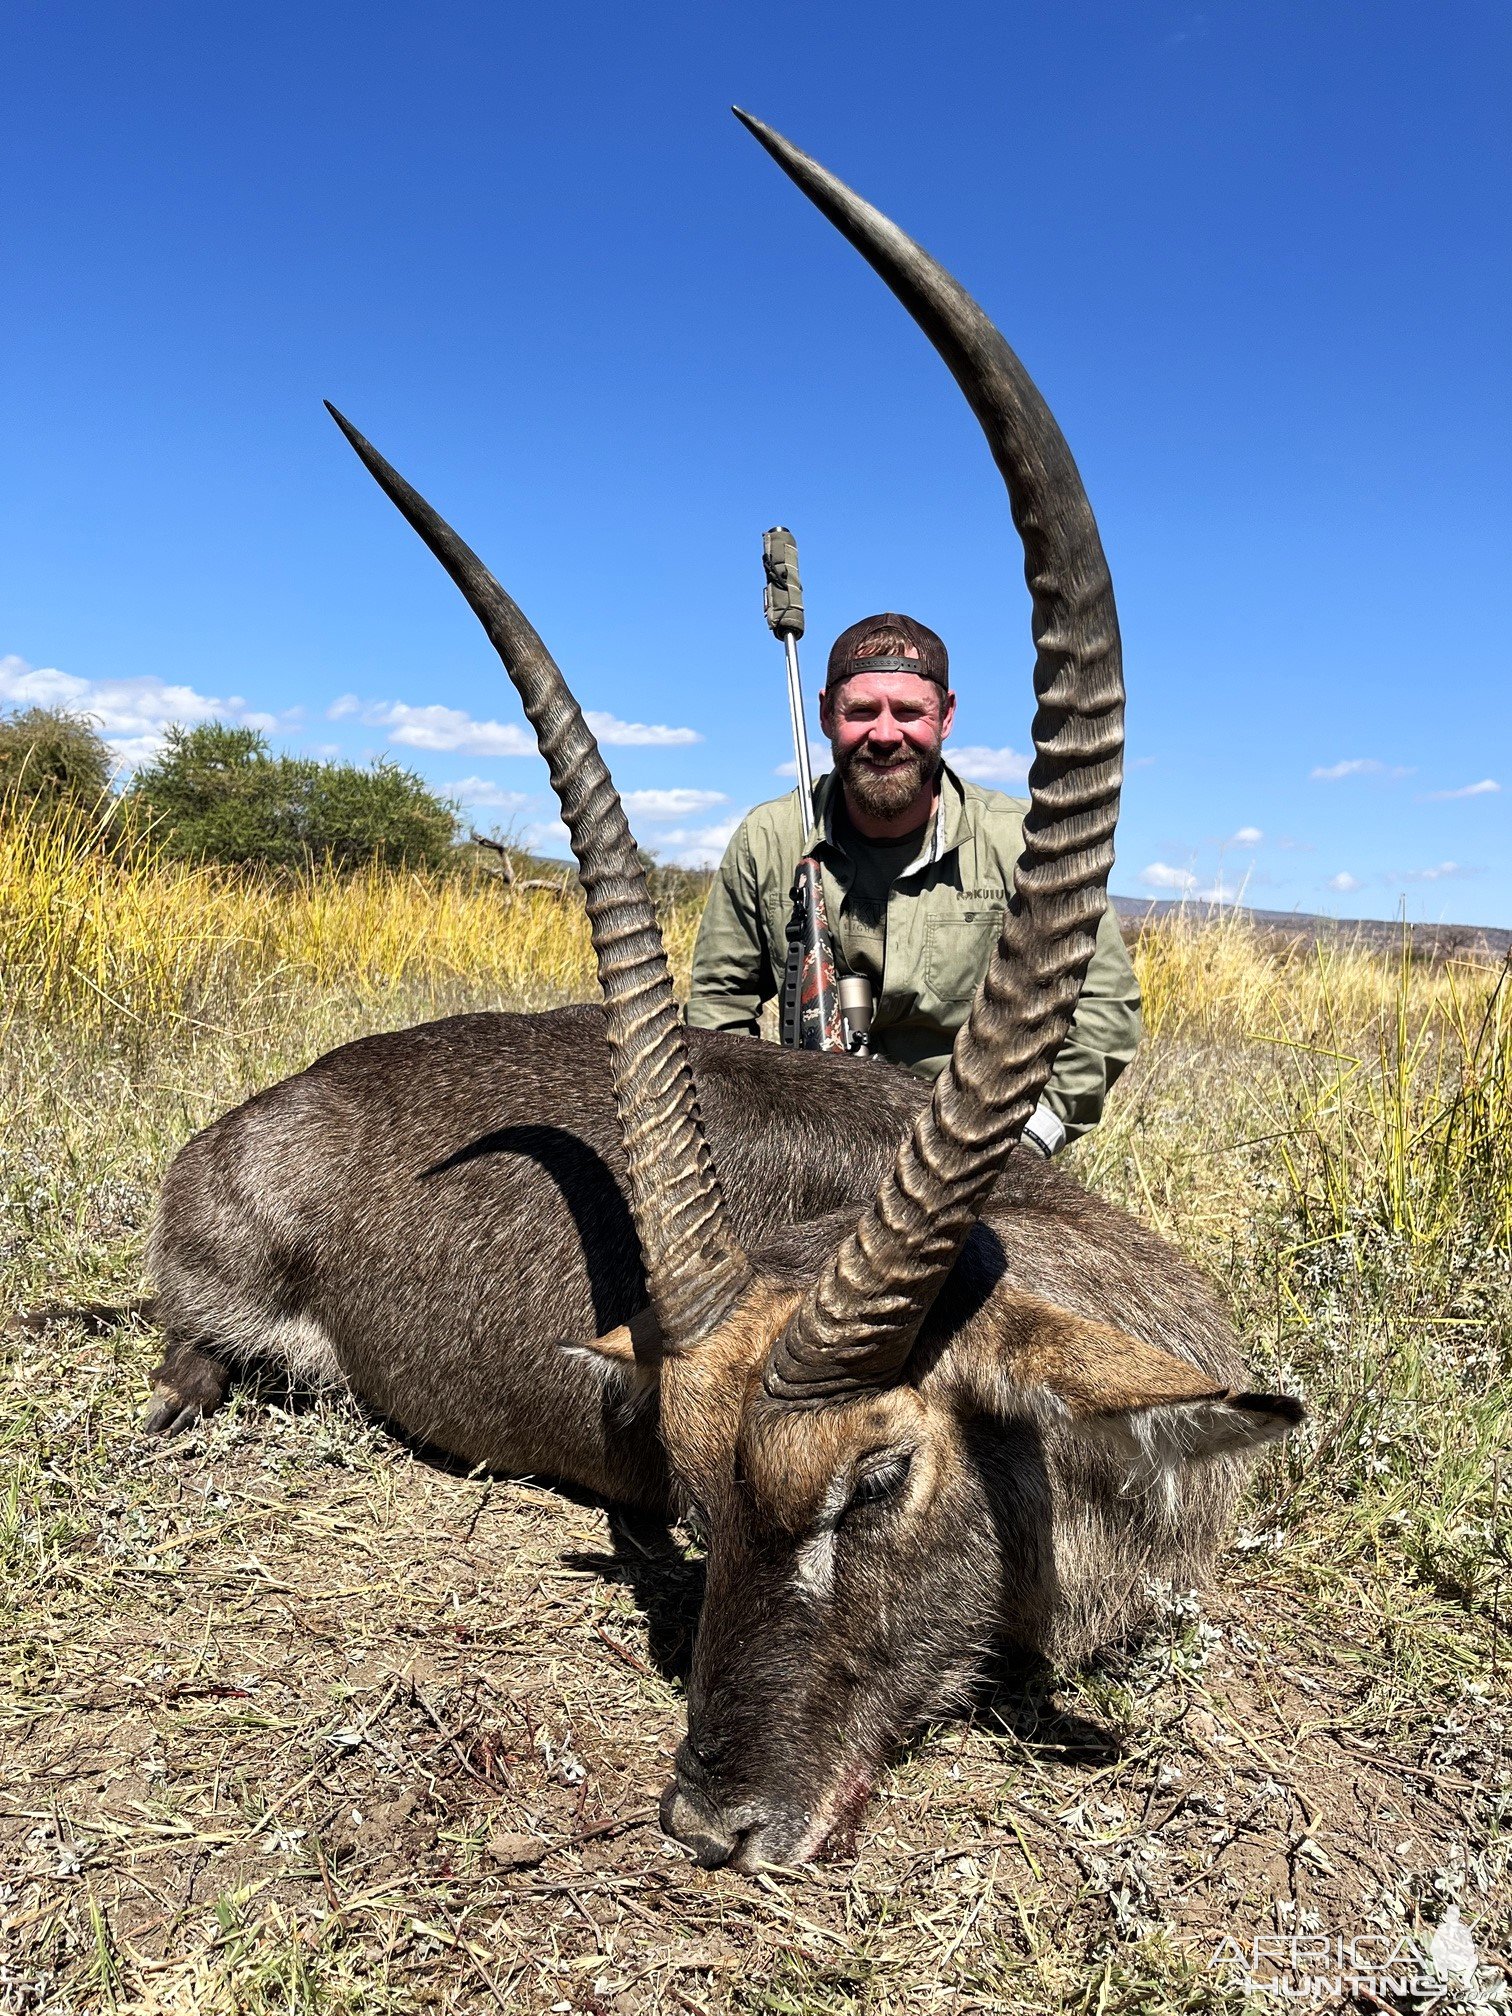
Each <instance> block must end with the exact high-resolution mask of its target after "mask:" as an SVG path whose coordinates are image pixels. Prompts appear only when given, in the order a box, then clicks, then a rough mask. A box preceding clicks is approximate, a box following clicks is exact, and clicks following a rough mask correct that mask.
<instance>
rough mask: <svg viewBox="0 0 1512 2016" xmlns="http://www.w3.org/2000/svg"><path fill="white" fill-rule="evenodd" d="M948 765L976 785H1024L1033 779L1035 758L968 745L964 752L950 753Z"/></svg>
mask: <svg viewBox="0 0 1512 2016" xmlns="http://www.w3.org/2000/svg"><path fill="white" fill-rule="evenodd" d="M945 758H946V761H947V762H948V763H949V764H950V767H951V769H952V770H954V771H956V772H957V773H958V775H960V776H962V777H969V778H970V779H971V780H972V782H973V783H974V784H1022V783H1024V782H1025V781H1026V779H1027V778H1028V775H1029V764H1030V762H1031V760H1032V759H1031V758H1030V757H1028V756H1021V755H1020V754H1019V752H1018V751H1017V749H1006V748H1004V749H986V748H983V747H982V746H981V745H980V744H979V743H968V744H967V746H966V747H965V748H964V749H947V750H946V751H945Z"/></svg>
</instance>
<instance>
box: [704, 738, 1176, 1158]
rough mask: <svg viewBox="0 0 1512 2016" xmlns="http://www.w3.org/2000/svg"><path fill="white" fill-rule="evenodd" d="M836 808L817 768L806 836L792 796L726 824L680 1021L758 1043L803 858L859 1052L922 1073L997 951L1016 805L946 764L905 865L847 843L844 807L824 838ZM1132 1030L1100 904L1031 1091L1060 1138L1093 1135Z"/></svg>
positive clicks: (1130, 984)
mask: <svg viewBox="0 0 1512 2016" xmlns="http://www.w3.org/2000/svg"><path fill="white" fill-rule="evenodd" d="M836 802H837V800H836V793H835V788H834V775H833V773H830V774H828V775H826V776H824V777H821V778H820V779H819V782H818V783H817V784H816V785H815V787H814V824H813V825H812V826H811V827H810V828H809V830H808V832H807V833H805V832H804V830H803V823H802V820H801V819H800V817H799V811H798V800H797V797H796V795H795V794H794V793H793V792H789V793H788V794H787V796H786V797H783V798H774V799H772V800H771V801H770V802H769V803H768V804H765V805H758V806H757V807H756V809H755V810H754V811H753V812H751V813H748V814H747V816H746V818H745V819H744V820H743V821H742V822H741V824H740V826H739V827H738V828H737V829H736V832H735V834H734V837H733V838H732V839H731V841H730V844H729V846H728V848H727V849H726V850H725V857H724V860H723V861H722V862H721V863H720V867H719V873H718V875H717V876H716V877H715V881H714V886H713V888H712V889H711V890H710V892H709V900H708V903H707V904H706V906H705V909H704V914H703V921H702V923H701V924H700V926H699V931H698V943H697V945H696V947H695V948H694V952H693V984H692V989H691V993H690V997H689V1001H688V1021H689V1023H690V1025H691V1026H692V1027H693V1028H695V1029H734V1030H740V1031H742V1032H744V1033H745V1034H747V1035H753V1036H754V1035H755V1034H756V1033H757V1018H758V1016H759V1015H760V1012H761V1007H762V1004H763V1002H765V1001H769V1000H770V999H771V998H772V996H773V995H774V994H776V993H777V991H778V989H779V988H780V986H781V984H782V970H783V966H784V963H785V961H786V958H787V922H788V917H789V915H790V913H791V910H792V901H791V890H792V886H793V871H794V869H795V868H796V866H797V864H798V861H799V859H800V858H801V856H802V855H804V854H806V853H807V854H813V855H814V856H815V857H816V858H817V859H818V861H819V862H820V865H821V868H822V871H823V879H824V899H825V904H826V907H827V908H828V911H829V923H830V930H831V931H832V932H833V933H834V936H835V940H836V945H837V949H838V951H839V955H840V959H841V961H842V964H843V965H844V966H845V967H846V968H847V969H848V970H850V971H852V972H857V973H865V974H866V976H867V978H868V979H870V980H871V981H872V984H873V988H874V991H875V996H876V1004H875V1009H874V1013H873V1022H872V1047H873V1049H874V1050H875V1051H876V1052H877V1053H878V1054H879V1055H881V1056H883V1057H886V1058H889V1059H890V1060H891V1061H892V1062H893V1063H895V1064H901V1065H903V1066H904V1067H905V1068H906V1069H908V1070H911V1071H917V1072H919V1073H920V1074H921V1076H924V1077H928V1078H932V1077H934V1076H935V1075H936V1073H937V1072H939V1071H941V1070H943V1068H944V1065H945V1060H946V1058H947V1057H948V1056H949V1055H950V1047H951V1044H952V1043H953V1042H954V1040H955V1032H956V1030H957V1029H958V1028H959V1027H960V1026H961V1024H962V1023H963V1022H964V1021H965V1020H966V1016H967V1012H968V1011H969V1009H970V1007H971V999H972V996H973V995H974V994H975V992H976V987H977V982H978V981H979V980H980V979H981V977H982V974H983V973H984V972H985V970H986V967H987V961H988V958H989V956H990V954H991V951H992V947H993V945H994V944H995V943H996V941H997V935H998V929H999V925H1000V923H1001V919H1002V912H1003V906H1004V904H1005V903H1006V902H1007V900H1008V897H1009V894H1010V892H1011V890H1012V887H1013V869H1014V864H1015V863H1016V862H1017V860H1018V857H1019V854H1020V853H1021V852H1022V848H1023V823H1024V814H1025V812H1026V811H1027V810H1028V802H1027V800H1025V799H1022V798H1007V797H1005V796H1004V795H1003V793H1002V792H1000V791H989V790H987V789H986V788H985V786H983V785H980V784H969V783H967V782H966V781H965V780H964V779H962V778H959V777H957V776H956V774H955V772H954V771H953V770H951V769H950V768H949V767H948V766H946V767H944V768H942V770H941V773H940V804H939V810H938V813H937V814H936V816H935V818H934V819H933V820H932V821H931V822H930V823H929V824H928V826H926V827H925V829H924V831H923V835H922V844H921V845H920V847H919V849H918V851H917V852H916V853H915V855H914V857H913V859H912V860H908V861H902V860H890V859H888V858H887V855H888V851H889V848H888V843H885V842H884V843H882V844H881V845H880V846H879V845H878V844H877V843H874V842H871V841H867V840H864V839H862V838H861V837H860V836H859V835H858V834H856V833H855V831H854V829H853V828H852V827H851V826H850V822H849V820H848V819H845V818H844V815H843V801H840V802H841V809H842V816H841V832H840V837H837V834H836V820H835V816H834V806H835V804H836ZM842 838H843V841H844V844H842ZM891 851H892V852H893V853H894V854H898V853H903V852H906V851H907V850H906V849H899V848H898V847H897V846H896V845H895V844H894V846H893V847H892V850H891ZM1139 1035H1140V1023H1139V984H1138V982H1137V981H1136V980H1135V978H1134V969H1133V967H1132V966H1131V965H1130V964H1129V955H1128V953H1127V951H1126V950H1125V949H1124V942H1123V938H1122V936H1121V934H1120V932H1119V929H1118V924H1117V920H1116V919H1115V918H1114V916H1113V913H1112V911H1111V910H1109V911H1108V913H1107V914H1106V915H1105V916H1104V918H1103V920H1102V923H1101V925H1100V927H1099V929H1098V934H1097V946H1096V950H1095V951H1094V953H1093V955H1092V964H1091V966H1090V967H1089V968H1088V971H1087V977H1086V980H1085V982H1084V984H1083V986H1082V992H1081V998H1080V999H1079V1001H1078V1002H1077V1006H1076V1014H1075V1017H1074V1018H1073V1020H1072V1024H1071V1029H1070V1033H1069V1034H1068V1035H1067V1037H1066V1040H1065V1042H1064V1043H1063V1044H1062V1046H1061V1049H1060V1054H1059V1055H1058V1056H1057V1058H1056V1061H1055V1070H1054V1072H1053V1074H1052V1075H1051V1079H1050V1083H1049V1085H1048V1086H1047V1088H1046V1090H1045V1094H1044V1102H1045V1104H1046V1105H1047V1106H1049V1107H1050V1109H1051V1110H1052V1112H1054V1113H1055V1114H1056V1115H1057V1116H1058V1117H1059V1118H1060V1120H1061V1121H1062V1122H1063V1124H1064V1125H1065V1128H1066V1132H1067V1134H1068V1135H1069V1136H1070V1137H1071V1138H1073V1139H1074V1138H1075V1137H1076V1136H1077V1135H1078V1134H1084V1133H1085V1132H1086V1131H1087V1129H1088V1128H1089V1127H1095V1126H1096V1125H1097V1122H1098V1120H1099V1119H1100V1118H1101V1116H1102V1110H1103V1104H1104V1101H1105V1100H1106V1098H1107V1094H1108V1090H1109V1087H1110V1086H1111V1085H1112V1084H1113V1082H1114V1080H1115V1079H1116V1078H1117V1077H1118V1075H1119V1073H1120V1072H1121V1071H1122V1070H1123V1068H1124V1066H1125V1065H1126V1064H1127V1063H1128V1062H1129V1060H1130V1058H1131V1057H1132V1056H1133V1055H1134V1051H1135V1048H1136V1046H1137V1045H1138V1042H1139Z"/></svg>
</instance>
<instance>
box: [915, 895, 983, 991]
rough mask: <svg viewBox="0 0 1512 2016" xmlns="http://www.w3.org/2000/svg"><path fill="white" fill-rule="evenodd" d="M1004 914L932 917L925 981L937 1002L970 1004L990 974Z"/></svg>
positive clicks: (962, 913)
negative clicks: (988, 972)
mask: <svg viewBox="0 0 1512 2016" xmlns="http://www.w3.org/2000/svg"><path fill="white" fill-rule="evenodd" d="M1001 923H1002V913H1001V912H1000V911H997V910H960V911H956V912H955V913H954V914H953V915H952V916H949V917H931V918H930V920H929V922H928V924H927V925H926V926H925V935H924V980H925V984H926V986H927V987H928V988H929V991H930V993H931V994H932V995H933V996H934V998H935V999H936V1000H937V1001H969V1000H970V999H971V997H972V995H973V994H975V992H976V990H977V983H978V982H979V981H980V980H981V977H982V975H983V974H984V973H985V972H986V971H987V962H988V960H989V959H990V958H991V957H992V948H993V946H994V945H996V943H997V940H998V928H999V926H1000V924H1001Z"/></svg>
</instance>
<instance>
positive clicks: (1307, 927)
mask: <svg viewBox="0 0 1512 2016" xmlns="http://www.w3.org/2000/svg"><path fill="white" fill-rule="evenodd" d="M1113 909H1114V911H1115V913H1116V915H1117V917H1118V920H1119V922H1120V924H1122V926H1123V931H1124V936H1125V937H1126V938H1130V937H1138V935H1139V933H1140V931H1141V930H1143V929H1144V928H1145V927H1146V926H1147V925H1149V924H1152V923H1154V924H1158V923H1160V922H1161V921H1162V920H1164V919H1165V918H1167V917H1179V916H1185V917H1196V918H1197V919H1199V920H1202V921H1205V920H1206V919H1208V918H1217V917H1224V918H1227V917H1241V918H1243V920H1244V922H1245V923H1246V924H1248V925H1249V926H1250V927H1251V928H1252V929H1254V930H1256V931H1259V932H1260V933H1262V934H1263V935H1264V936H1265V937H1266V938H1267V939H1269V940H1270V941H1271V942H1272V943H1273V944H1276V945H1278V946H1279V945H1281V944H1283V943H1284V944H1290V945H1294V946H1296V947H1297V948H1298V949H1301V948H1303V947H1307V946H1312V945H1316V944H1319V943H1324V944H1332V945H1364V946H1368V947H1369V948H1370V949H1371V950H1372V951H1377V952H1389V951H1394V950H1395V949H1396V948H1397V947H1398V946H1399V945H1400V944H1401V942H1402V932H1403V930H1404V929H1405V930H1406V931H1407V933H1408V936H1409V937H1410V939H1411V941H1412V951H1413V956H1414V958H1417V959H1480V960H1489V961H1492V962H1500V961H1501V960H1503V959H1505V958H1507V957H1508V956H1509V954H1512V931H1502V930H1498V929H1497V928H1495V927H1494V926H1492V925H1487V924H1408V925H1405V926H1404V925H1402V924H1400V923H1390V924H1388V923H1386V922H1385V921H1384V920H1382V919H1380V918H1374V917H1365V918H1359V917H1314V916H1309V915H1308V914H1307V913H1305V912H1303V911H1300V910H1250V909H1247V908H1245V907H1243V906H1242V905H1239V904H1230V903H1223V904H1211V905H1207V904H1201V903H1191V902H1187V903H1181V902H1172V901H1170V900H1169V899H1166V900H1157V899H1155V898H1153V897H1144V896H1115V897H1114V898H1113Z"/></svg>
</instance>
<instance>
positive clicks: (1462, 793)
mask: <svg viewBox="0 0 1512 2016" xmlns="http://www.w3.org/2000/svg"><path fill="white" fill-rule="evenodd" d="M1500 789H1501V786H1500V784H1498V783H1497V781H1496V779H1495V778H1494V777H1482V779H1481V780H1480V782H1479V784H1461V786H1460V787H1459V789H1458V791H1425V792H1424V793H1423V796H1424V798H1425V799H1432V798H1486V797H1489V796H1490V794H1491V793H1492V792H1493V791H1500Z"/></svg>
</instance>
